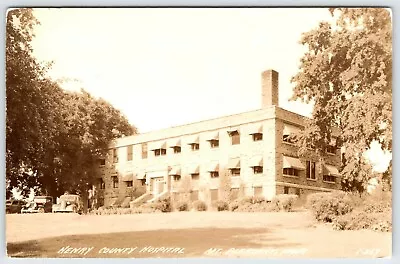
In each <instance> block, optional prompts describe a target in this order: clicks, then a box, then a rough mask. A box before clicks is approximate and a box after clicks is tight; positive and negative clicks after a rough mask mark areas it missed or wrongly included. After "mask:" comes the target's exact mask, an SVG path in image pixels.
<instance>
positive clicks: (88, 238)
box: [7, 228, 299, 258]
mask: <svg viewBox="0 0 400 264" xmlns="http://www.w3.org/2000/svg"><path fill="white" fill-rule="evenodd" d="M260 234H263V238H262V240H258V239H257V237H259V235H260ZM66 246H69V247H73V248H83V247H86V248H90V247H94V249H93V250H91V251H90V252H89V253H87V254H86V255H80V254H70V253H64V254H61V253H58V252H59V251H60V249H61V248H63V247H66ZM296 246H299V244H296V243H288V241H285V239H283V238H281V237H278V236H277V235H276V233H275V232H273V231H272V230H271V229H266V228H251V229H246V228H223V229H221V228H218V229H216V228H193V229H169V230H152V231H138V232H118V233H108V234H93V235H72V236H62V237H53V238H46V239H40V240H31V241H26V242H20V243H8V244H7V251H8V256H10V257H41V258H43V257H44V258H46V257H51V258H59V257H61V258H62V257H68V258H70V257H78V258H79V257H85V258H88V257H89V258H154V257H155V258H157V257H161V258H177V257H178V258H179V257H186V258H187V257H204V253H205V252H207V250H209V249H210V248H212V249H219V250H222V251H224V250H228V249H231V248H241V249H250V248H251V249H257V248H275V249H279V248H287V247H296ZM160 247H164V248H183V249H184V250H182V251H181V253H176V252H175V253H170V252H151V251H152V249H153V248H160ZM102 248H136V249H135V250H134V251H133V252H131V253H130V254H127V252H124V253H103V252H101V249H102ZM103 251H104V250H103Z"/></svg>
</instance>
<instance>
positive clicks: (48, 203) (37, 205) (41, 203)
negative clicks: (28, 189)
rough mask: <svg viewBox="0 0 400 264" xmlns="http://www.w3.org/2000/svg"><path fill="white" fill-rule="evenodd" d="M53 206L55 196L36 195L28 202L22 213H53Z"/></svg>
mask: <svg viewBox="0 0 400 264" xmlns="http://www.w3.org/2000/svg"><path fill="white" fill-rule="evenodd" d="M52 206H53V197H51V196H35V198H33V200H32V201H31V202H28V203H27V204H26V205H25V206H24V207H23V208H22V209H21V213H51V211H52Z"/></svg>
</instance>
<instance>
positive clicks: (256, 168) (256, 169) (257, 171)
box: [253, 166, 263, 174]
mask: <svg viewBox="0 0 400 264" xmlns="http://www.w3.org/2000/svg"><path fill="white" fill-rule="evenodd" d="M253 173H254V174H261V173H263V167H261V166H254V167H253Z"/></svg>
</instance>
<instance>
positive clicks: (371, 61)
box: [292, 8, 392, 189]
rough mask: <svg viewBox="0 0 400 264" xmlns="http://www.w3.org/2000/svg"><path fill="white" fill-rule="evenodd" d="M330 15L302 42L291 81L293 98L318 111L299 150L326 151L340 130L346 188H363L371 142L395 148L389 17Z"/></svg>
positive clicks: (368, 11) (365, 11)
mask: <svg viewBox="0 0 400 264" xmlns="http://www.w3.org/2000/svg"><path fill="white" fill-rule="evenodd" d="M330 12H331V15H332V16H333V17H334V18H335V23H334V24H330V23H328V22H321V23H320V24H319V26H318V27H317V28H316V29H313V30H311V31H309V32H307V33H304V34H303V36H302V38H301V41H300V43H301V44H302V45H305V46H306V47H307V48H308V50H307V52H306V53H305V54H304V56H303V57H302V58H301V61H300V69H299V72H298V73H297V74H296V75H295V76H294V77H293V78H292V83H294V84H295V88H294V95H293V97H292V99H294V100H297V99H301V100H302V101H303V102H307V103H309V102H312V103H314V109H313V112H312V117H313V118H312V119H311V120H308V121H307V122H308V124H307V125H306V129H305V131H304V132H303V133H302V134H301V135H299V136H298V144H299V145H300V146H301V147H302V148H301V151H304V150H305V148H306V147H307V146H310V145H312V146H315V147H316V148H317V151H319V152H320V153H322V152H325V151H326V148H327V147H328V145H329V144H330V142H331V138H332V127H338V128H339V129H340V136H339V137H338V140H337V141H336V142H337V143H336V144H337V147H341V146H344V147H345V157H344V160H345V162H344V164H343V169H342V175H343V178H344V183H345V187H346V188H349V189H352V188H355V187H356V188H358V189H362V188H364V187H365V185H366V183H367V182H368V180H369V178H370V177H371V166H370V165H369V164H368V162H367V161H366V160H365V158H364V157H363V153H364V152H365V151H366V150H368V149H369V147H370V145H371V142H373V141H377V142H379V143H380V144H381V145H382V149H383V150H388V151H391V150H392V22H391V14H390V12H389V11H388V10H386V9H383V8H356V9H352V8H338V9H330ZM389 170H391V168H390V169H389Z"/></svg>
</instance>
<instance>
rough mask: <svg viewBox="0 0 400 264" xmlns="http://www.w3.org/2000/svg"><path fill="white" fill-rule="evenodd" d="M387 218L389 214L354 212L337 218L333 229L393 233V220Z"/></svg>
mask: <svg viewBox="0 0 400 264" xmlns="http://www.w3.org/2000/svg"><path fill="white" fill-rule="evenodd" d="M387 216H388V215H387V214H371V213H366V212H364V211H354V212H352V213H349V214H346V215H341V216H338V217H337V218H335V220H334V221H333V228H334V229H336V230H359V229H372V230H375V231H380V232H390V231H392V220H391V219H390V217H389V218H388V217H387Z"/></svg>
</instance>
